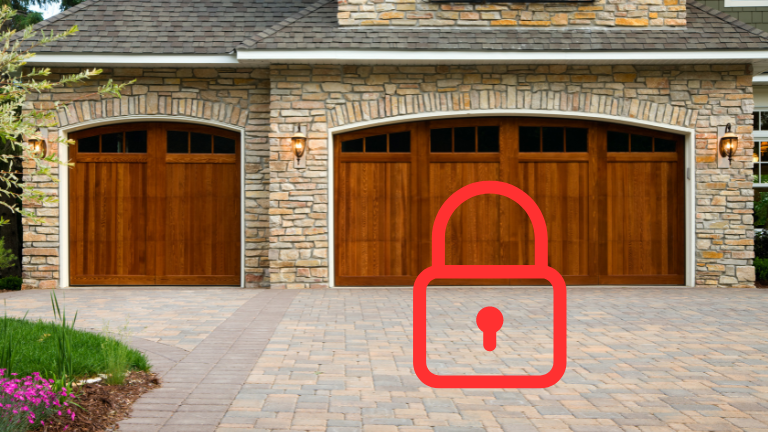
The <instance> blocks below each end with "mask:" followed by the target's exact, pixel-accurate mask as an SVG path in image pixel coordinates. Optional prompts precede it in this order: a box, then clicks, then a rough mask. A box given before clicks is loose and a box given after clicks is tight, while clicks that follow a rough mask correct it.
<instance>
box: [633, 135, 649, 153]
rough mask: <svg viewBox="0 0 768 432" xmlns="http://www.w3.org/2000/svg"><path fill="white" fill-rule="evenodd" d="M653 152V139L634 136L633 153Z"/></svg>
mask: <svg viewBox="0 0 768 432" xmlns="http://www.w3.org/2000/svg"><path fill="white" fill-rule="evenodd" d="M651 151H653V138H652V137H649V136H645V135H635V134H632V153H636V152H651Z"/></svg>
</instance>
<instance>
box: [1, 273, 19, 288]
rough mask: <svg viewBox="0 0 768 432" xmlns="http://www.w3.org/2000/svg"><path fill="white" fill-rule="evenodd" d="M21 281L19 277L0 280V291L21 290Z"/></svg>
mask: <svg viewBox="0 0 768 432" xmlns="http://www.w3.org/2000/svg"><path fill="white" fill-rule="evenodd" d="M21 284H22V280H21V278H20V277H16V276H8V277H4V278H0V290H11V291H19V290H20V289H21Z"/></svg>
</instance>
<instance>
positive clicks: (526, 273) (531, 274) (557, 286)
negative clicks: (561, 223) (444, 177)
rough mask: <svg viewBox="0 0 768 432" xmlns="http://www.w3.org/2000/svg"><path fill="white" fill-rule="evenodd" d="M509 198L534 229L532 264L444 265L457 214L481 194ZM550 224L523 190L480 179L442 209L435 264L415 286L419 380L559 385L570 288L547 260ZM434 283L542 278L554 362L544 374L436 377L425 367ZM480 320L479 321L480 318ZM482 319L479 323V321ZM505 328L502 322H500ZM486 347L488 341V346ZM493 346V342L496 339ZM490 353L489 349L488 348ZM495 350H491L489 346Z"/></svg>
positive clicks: (440, 384) (438, 384) (448, 384)
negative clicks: (548, 288)
mask: <svg viewBox="0 0 768 432" xmlns="http://www.w3.org/2000/svg"><path fill="white" fill-rule="evenodd" d="M485 194H495V195H502V196H505V197H507V198H509V199H511V200H513V201H515V202H516V203H517V204H519V205H520V207H522V208H523V210H524V211H525V213H526V214H527V215H528V218H529V219H530V220H531V223H532V225H533V234H534V239H535V241H534V245H535V249H536V250H535V253H534V264H533V265H446V264H445V230H446V227H447V226H448V220H449V219H450V218H451V215H453V212H454V211H456V209H457V208H458V207H459V206H460V205H461V204H462V203H464V202H465V201H467V200H469V199H470V198H473V197H476V196H478V195H485ZM547 257H548V255H547V225H546V223H545V222H544V216H543V215H542V214H541V210H540V209H539V206H537V205H536V203H535V202H534V201H533V199H532V198H531V197H530V196H528V194H526V193H525V192H523V191H522V190H520V189H518V188H516V187H514V186H512V185H511V184H508V183H503V182H498V181H482V182H477V183H472V184H470V185H467V186H464V187H463V188H461V189H459V190H458V191H456V192H455V193H454V194H453V195H451V196H450V197H449V198H448V199H447V200H446V201H445V203H444V204H443V205H442V207H440V210H439V211H438V212H437V217H436V218H435V224H434V226H433V227H432V266H430V267H428V268H427V269H425V270H424V271H422V272H421V273H420V274H419V277H417V278H416V283H415V284H414V285H413V367H414V370H415V371H416V376H418V377H419V379H420V380H421V382H423V383H424V384H426V385H428V386H430V387H434V388H546V387H549V386H552V385H554V384H556V383H557V382H558V381H560V378H562V377H563V374H564V373H565V366H566V363H567V358H566V332H567V330H566V286H565V281H564V280H563V277H562V276H561V275H560V273H558V272H557V270H555V269H553V268H552V267H549V265H548V262H547ZM435 279H544V280H546V281H548V282H549V283H550V285H552V288H553V290H554V296H553V303H554V305H553V306H554V316H553V338H554V341H553V342H554V343H553V353H552V354H553V361H552V369H550V371H549V372H547V373H546V374H544V375H436V374H434V373H432V371H430V370H429V367H428V366H427V286H428V285H429V283H430V282H432V281H433V280H435ZM478 318H479V317H478ZM479 321H480V320H479V319H478V322H479ZM498 325H499V326H501V324H500V323H499V324H498ZM484 344H485V342H484ZM493 346H495V340H494V341H493ZM486 349H488V348H486ZM491 349H493V348H491Z"/></svg>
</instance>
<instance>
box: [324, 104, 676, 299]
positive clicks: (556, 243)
mask: <svg viewBox="0 0 768 432" xmlns="http://www.w3.org/2000/svg"><path fill="white" fill-rule="evenodd" d="M683 143H684V141H683V137H682V136H679V135H673V134H666V133H661V132H656V131H650V130H644V129H637V128H629V127H625V126H619V125H613V124H607V123H597V122H588V121H564V120H555V119H529V118H524V119H523V118H486V119H451V120H440V121H432V122H417V123H406V124H398V125H394V126H386V127H381V128H375V129H367V130H363V131H356V132H352V133H347V134H341V135H337V136H336V137H335V148H334V160H335V198H334V205H335V220H334V228H335V245H336V246H335V251H334V253H335V263H336V264H335V269H334V271H335V277H336V284H337V285H340V286H365V285H369V286H381V285H410V284H412V283H413V282H414V280H415V278H416V276H417V275H418V274H419V272H420V271H421V270H423V269H424V268H426V267H428V266H429V265H430V264H431V255H430V254H431V244H430V235H431V229H432V222H433V221H434V218H435V216H436V214H437V211H438V209H439V208H440V206H441V205H442V203H443V202H444V201H445V199H446V198H448V196H450V195H451V194H452V193H453V192H455V191H456V190H458V189H459V188H461V187H463V186H465V185H467V184H469V183H473V182H476V181H481V180H500V181H505V182H507V183H510V184H513V185H516V186H518V187H520V188H521V189H523V190H524V191H525V192H526V193H528V194H529V195H530V196H531V197H533V199H534V200H535V201H536V203H537V204H538V205H539V207H540V208H541V211H542V213H543V214H544V217H545V219H546V222H547V229H548V232H549V263H550V265H551V266H552V267H554V268H555V269H557V270H558V271H559V272H560V273H561V274H562V275H563V276H564V277H565V280H566V283H568V284H571V285H592V284H633V285H643V284H683V283H684V282H685V278H684V274H683V271H684V263H685V250H684V242H683V238H684V231H685V225H684V207H683V200H684V163H683V150H684V145H683ZM533 245H534V239H533V229H532V227H531V224H530V221H528V220H527V218H526V216H525V214H524V213H523V211H522V209H520V207H519V206H518V205H517V204H514V203H513V202H512V201H509V200H507V199H503V198H501V197H498V196H480V197H475V198H473V199H472V200H470V201H468V202H467V203H465V204H463V205H462V206H461V207H460V208H459V210H457V211H456V213H455V214H454V216H453V217H452V218H451V222H450V223H449V225H448V229H447V232H446V261H447V263H448V264H532V263H533V254H534V249H533ZM437 283H442V284H452V285H462V284H463V285H475V284H491V285H505V284H534V283H538V281H534V280H512V279H510V280H492V281H489V280H443V281H439V282H437Z"/></svg>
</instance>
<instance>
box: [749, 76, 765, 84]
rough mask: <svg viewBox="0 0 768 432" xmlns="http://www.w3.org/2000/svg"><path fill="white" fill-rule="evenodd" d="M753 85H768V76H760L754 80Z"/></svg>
mask: <svg viewBox="0 0 768 432" xmlns="http://www.w3.org/2000/svg"><path fill="white" fill-rule="evenodd" d="M752 84H755V85H768V75H760V76H756V77H754V78H752Z"/></svg>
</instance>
